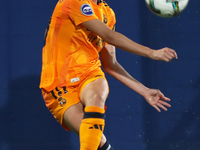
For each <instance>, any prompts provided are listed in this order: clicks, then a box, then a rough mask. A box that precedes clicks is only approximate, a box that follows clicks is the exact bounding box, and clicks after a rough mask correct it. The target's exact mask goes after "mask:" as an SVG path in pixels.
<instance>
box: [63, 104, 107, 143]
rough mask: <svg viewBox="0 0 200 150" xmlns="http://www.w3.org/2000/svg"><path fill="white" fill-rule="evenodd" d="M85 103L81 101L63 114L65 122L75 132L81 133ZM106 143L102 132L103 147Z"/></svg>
mask: <svg viewBox="0 0 200 150" xmlns="http://www.w3.org/2000/svg"><path fill="white" fill-rule="evenodd" d="M83 115H84V113H83V104H82V103H81V102H79V103H78V104H75V105H73V106H71V107H69V108H68V109H67V110H66V111H65V113H64V116H63V123H64V124H65V125H66V126H67V127H68V128H70V130H72V131H73V132H75V133H76V134H78V135H79V129H80V125H81V121H82V119H83ZM105 143H106V137H105V136H104V134H102V137H101V142H100V146H99V147H102V146H103V145H104V144H105Z"/></svg>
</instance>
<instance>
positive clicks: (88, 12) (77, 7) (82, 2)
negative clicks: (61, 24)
mask: <svg viewBox="0 0 200 150" xmlns="http://www.w3.org/2000/svg"><path fill="white" fill-rule="evenodd" d="M65 8H66V9H68V13H69V17H70V19H71V20H72V21H73V23H74V24H75V25H76V26H78V25H79V24H81V23H83V22H86V21H89V20H93V19H98V17H97V16H96V15H95V14H94V11H93V8H92V5H91V4H90V2H89V1H88V0H68V2H67V3H66V5H65Z"/></svg>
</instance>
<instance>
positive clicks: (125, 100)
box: [0, 0, 200, 150]
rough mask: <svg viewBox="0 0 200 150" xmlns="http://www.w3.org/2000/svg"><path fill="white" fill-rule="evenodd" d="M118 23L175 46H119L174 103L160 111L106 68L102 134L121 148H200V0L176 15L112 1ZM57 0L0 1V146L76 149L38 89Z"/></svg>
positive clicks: (142, 37) (148, 41) (137, 35)
mask: <svg viewBox="0 0 200 150" xmlns="http://www.w3.org/2000/svg"><path fill="white" fill-rule="evenodd" d="M107 3H108V4H109V5H110V6H111V7H112V8H113V9H114V11H115V13H116V16H117V25H116V30H117V31H119V32H121V33H123V34H124V35H126V36H127V37H129V38H131V39H132V40H134V41H136V42H138V43H140V44H143V45H146V46H149V47H151V48H153V49H159V48H162V47H165V46H168V47H171V48H173V49H175V50H176V51H177V53H178V56H179V59H178V60H173V61H172V62H170V63H165V62H158V61H153V60H150V59H148V58H142V57H140V56H136V55H132V54H128V53H126V52H123V51H121V50H119V49H117V56H118V61H119V62H120V63H121V64H122V65H123V66H124V68H125V69H127V71H129V72H130V74H132V75H133V76H134V77H135V78H136V79H138V80H139V81H141V82H142V83H144V84H145V85H146V86H148V87H151V88H158V89H160V90H161V91H162V92H163V93H164V94H165V95H166V96H168V97H170V98H171V102H170V104H171V105H172V107H171V108H170V109H169V110H168V111H167V112H164V111H162V112H161V113H158V112H157V111H156V110H154V108H152V107H150V106H149V105H148V104H147V103H146V102H145V100H144V99H143V97H141V96H140V95H138V94H136V93H135V92H133V91H131V90H130V89H128V88H127V87H126V86H124V85H123V84H122V83H120V82H116V79H114V78H112V77H111V76H109V75H107V78H108V81H109V84H110V95H109V98H108V100H107V105H108V110H107V112H106V116H107V117H106V128H105V134H106V135H107V138H108V139H109V141H110V143H111V144H112V146H113V147H114V148H115V149H116V150H121V149H126V150H155V149H156V150H198V149H200V109H199V107H200V69H199V68H200V51H199V47H200V41H199V39H200V9H199V6H200V1H199V0H192V1H190V3H189V5H188V7H187V9H186V10H185V11H184V12H183V13H182V14H181V15H179V16H177V17H175V18H170V19H164V18H160V17H157V16H155V15H154V14H152V13H151V12H150V11H149V10H148V8H147V7H146V4H145V2H144V0H134V1H130V0H124V1H123V3H119V2H116V1H113V0H107ZM55 4H56V0H51V1H49V0H34V1H25V0H17V1H5V0H4V1H3V0H0V14H1V21H0V49H1V55H0V62H1V63H0V68H1V73H0V83H1V84H0V98H1V99H0V150H24V149H26V150H44V149H48V150H53V149H68V150H77V149H79V141H78V140H79V139H78V136H77V135H75V134H73V133H72V132H66V131H65V130H64V129H63V128H62V127H61V126H60V125H59V124H58V123H57V122H56V121H55V120H54V118H53V117H52V115H51V114H50V113H49V111H48V110H47V108H46V107H45V105H44V102H43V99H42V96H41V92H40V90H39V88H38V85H39V80H40V71H41V53H42V46H43V34H44V30H45V28H46V26H47V22H48V19H49V17H50V16H51V14H52V11H53V8H54V6H55Z"/></svg>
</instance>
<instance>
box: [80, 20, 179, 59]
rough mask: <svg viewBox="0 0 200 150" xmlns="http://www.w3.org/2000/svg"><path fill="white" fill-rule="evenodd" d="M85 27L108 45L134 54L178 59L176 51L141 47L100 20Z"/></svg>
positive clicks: (84, 24)
mask: <svg viewBox="0 0 200 150" xmlns="http://www.w3.org/2000/svg"><path fill="white" fill-rule="evenodd" d="M82 25H83V26H84V27H86V28H87V29H89V30H91V31H92V32H94V33H96V34H97V35H99V36H100V37H101V38H102V39H104V40H105V41H106V42H107V43H109V44H111V45H114V46H116V47H118V48H119V49H122V50H124V51H127V52H129V53H132V54H136V55H140V56H144V57H148V58H151V59H154V60H162V61H166V62H170V61H171V60H172V59H173V58H176V59H177V58H178V57H177V54H176V52H175V51H174V50H172V49H170V48H162V49H160V50H153V49H150V48H148V47H146V46H143V45H140V44H138V43H136V42H134V41H132V40H130V39H129V38H127V37H126V36H124V35H123V34H121V33H119V32H115V31H112V30H111V29H110V28H109V27H108V26H107V25H106V24H104V23H103V22H101V21H100V20H99V19H94V20H90V21H86V22H84V23H82Z"/></svg>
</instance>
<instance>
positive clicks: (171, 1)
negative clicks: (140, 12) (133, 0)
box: [145, 0, 189, 18]
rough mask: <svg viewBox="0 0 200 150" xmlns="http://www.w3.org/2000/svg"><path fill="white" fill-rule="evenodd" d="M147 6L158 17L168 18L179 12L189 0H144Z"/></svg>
mask: <svg viewBox="0 0 200 150" xmlns="http://www.w3.org/2000/svg"><path fill="white" fill-rule="evenodd" d="M145 2H146V4H147V6H148V8H149V9H150V10H151V11H152V12H153V13H154V14H156V15H158V16H160V17H165V18H170V17H174V16H176V15H178V14H180V13H181V12H182V11H183V10H184V9H185V8H186V7H187V5H188V2H189V0H145Z"/></svg>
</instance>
